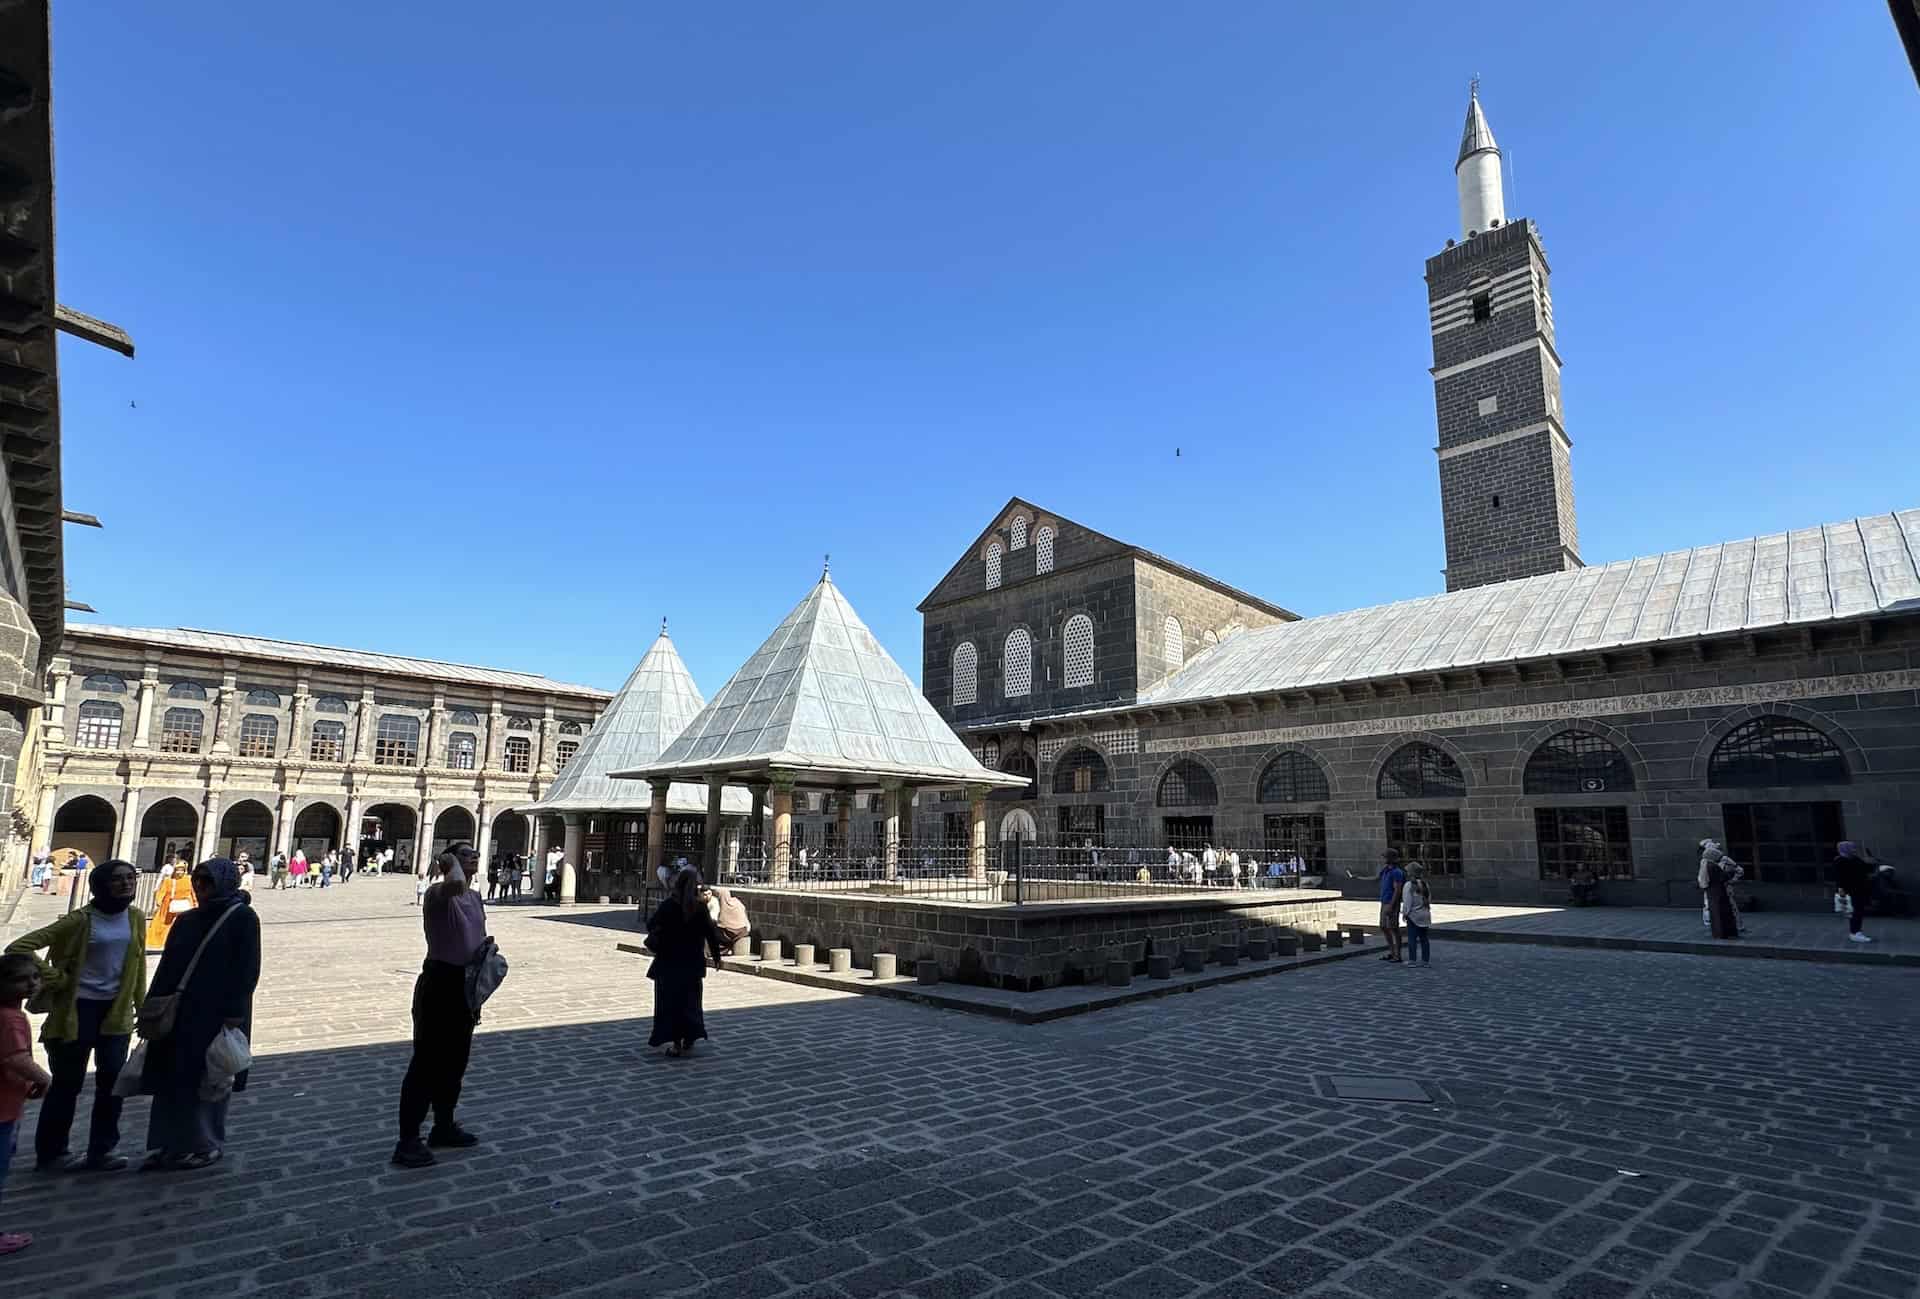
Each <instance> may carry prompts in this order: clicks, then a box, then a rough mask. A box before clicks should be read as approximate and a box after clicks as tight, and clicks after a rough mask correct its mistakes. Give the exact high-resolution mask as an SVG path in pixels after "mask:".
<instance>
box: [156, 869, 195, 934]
mask: <svg viewBox="0 0 1920 1299" xmlns="http://www.w3.org/2000/svg"><path fill="white" fill-rule="evenodd" d="M187 874H188V872H187V870H186V869H185V867H184V866H183V867H181V868H180V869H178V870H176V869H175V868H174V867H173V865H172V864H171V863H169V864H167V865H165V866H162V867H161V868H160V885H159V887H158V888H156V889H154V891H153V914H152V915H151V916H148V917H147V931H146V935H145V940H144V941H145V943H146V950H147V951H149V952H159V951H164V950H165V949H166V946H167V931H168V930H170V929H172V928H173V922H174V921H176V920H178V919H179V918H180V917H181V916H183V915H185V914H186V913H187V912H189V911H191V910H193V886H192V884H190V883H189V882H188V880H187Z"/></svg>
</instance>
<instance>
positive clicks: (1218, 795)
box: [1140, 749, 1226, 808]
mask: <svg viewBox="0 0 1920 1299" xmlns="http://www.w3.org/2000/svg"><path fill="white" fill-rule="evenodd" d="M1183 762H1191V763H1192V764H1193V765H1194V766H1196V767H1199V768H1200V769H1201V770H1202V771H1204V772H1206V773H1207V776H1208V778H1209V779H1211V780H1212V781H1213V800H1214V801H1213V802H1212V803H1210V804H1187V805H1186V806H1190V807H1224V806H1226V792H1225V784H1224V782H1223V781H1222V780H1221V779H1220V768H1218V767H1217V766H1215V765H1214V764H1213V763H1212V762H1209V761H1208V760H1207V759H1206V758H1203V757H1201V756H1200V754H1198V753H1197V752H1195V751H1193V750H1191V749H1182V750H1181V751H1180V752H1178V753H1170V754H1168V755H1167V757H1166V760H1165V761H1163V762H1162V763H1161V764H1160V766H1159V768H1158V769H1157V770H1155V771H1154V773H1153V779H1152V780H1150V781H1147V782H1146V783H1145V784H1143V785H1141V787H1140V788H1141V790H1142V791H1143V792H1144V793H1145V794H1146V796H1147V806H1149V807H1153V808H1158V807H1159V806H1160V782H1161V781H1163V780H1165V779H1166V778H1167V773H1168V772H1169V771H1172V770H1173V769H1174V767H1176V766H1178V765H1179V764H1180V763H1183Z"/></svg>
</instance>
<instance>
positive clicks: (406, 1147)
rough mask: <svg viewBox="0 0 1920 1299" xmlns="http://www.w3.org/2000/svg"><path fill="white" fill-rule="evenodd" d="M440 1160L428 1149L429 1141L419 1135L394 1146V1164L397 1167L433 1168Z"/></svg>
mask: <svg viewBox="0 0 1920 1299" xmlns="http://www.w3.org/2000/svg"><path fill="white" fill-rule="evenodd" d="M439 1162H440V1161H439V1160H437V1159H435V1158H434V1157H433V1152H432V1151H431V1150H428V1149H427V1143H426V1142H424V1141H422V1140H421V1139H420V1138H419V1137H415V1138H413V1140H411V1141H402V1142H401V1143H400V1144H398V1145H396V1146H395V1147H394V1148H393V1164H394V1166H395V1167H396V1168H431V1167H432V1166H433V1165H435V1164H437V1163H439Z"/></svg>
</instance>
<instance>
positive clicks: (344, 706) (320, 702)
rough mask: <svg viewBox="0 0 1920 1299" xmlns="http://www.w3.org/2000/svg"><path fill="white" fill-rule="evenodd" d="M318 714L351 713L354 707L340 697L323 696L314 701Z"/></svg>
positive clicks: (315, 710) (314, 707)
mask: <svg viewBox="0 0 1920 1299" xmlns="http://www.w3.org/2000/svg"><path fill="white" fill-rule="evenodd" d="M313 711H314V712H316V713H350V712H352V711H353V709H352V707H351V706H350V705H349V704H348V703H347V701H346V700H345V699H342V698H341V697H340V696H339V695H321V696H319V697H318V698H316V699H315V700H314V701H313Z"/></svg>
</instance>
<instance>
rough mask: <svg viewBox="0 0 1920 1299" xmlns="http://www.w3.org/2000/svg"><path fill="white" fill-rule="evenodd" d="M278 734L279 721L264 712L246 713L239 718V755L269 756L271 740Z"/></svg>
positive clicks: (271, 745)
mask: <svg viewBox="0 0 1920 1299" xmlns="http://www.w3.org/2000/svg"><path fill="white" fill-rule="evenodd" d="M279 736H280V723H279V721H278V720H277V719H275V718H272V717H268V716H267V715H266V714H265V713H248V714H247V715H246V716H245V717H242V718H241V719H240V756H241V757H243V758H271V757H272V756H273V742H274V741H275V740H276V739H278V738H279Z"/></svg>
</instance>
